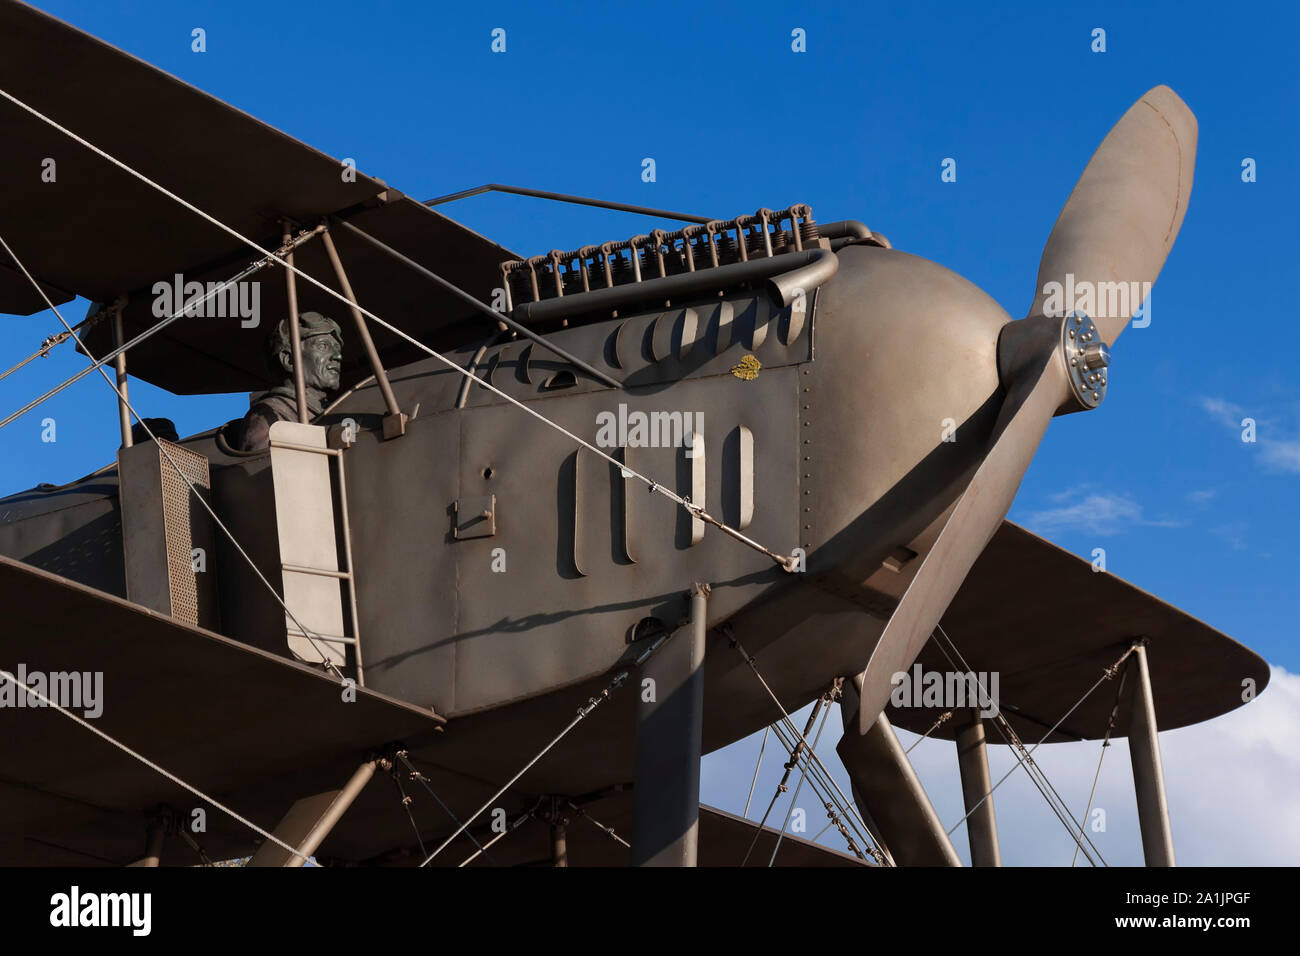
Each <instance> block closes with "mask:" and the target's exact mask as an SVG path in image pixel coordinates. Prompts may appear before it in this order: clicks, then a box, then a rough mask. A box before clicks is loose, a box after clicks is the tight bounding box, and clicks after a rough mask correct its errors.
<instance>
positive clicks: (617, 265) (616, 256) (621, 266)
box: [610, 252, 633, 285]
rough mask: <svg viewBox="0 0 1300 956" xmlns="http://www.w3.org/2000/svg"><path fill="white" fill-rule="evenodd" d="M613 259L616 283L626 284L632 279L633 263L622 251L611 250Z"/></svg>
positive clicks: (613, 272)
mask: <svg viewBox="0 0 1300 956" xmlns="http://www.w3.org/2000/svg"><path fill="white" fill-rule="evenodd" d="M610 256H611V257H612V259H613V263H612V264H613V270H612V274H613V276H614V285H625V284H627V283H628V282H631V281H632V278H633V276H632V263H631V262H629V261H628V258H627V256H625V255H623V254H622V253H621V252H611V253H610Z"/></svg>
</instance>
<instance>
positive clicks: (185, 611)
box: [158, 440, 210, 624]
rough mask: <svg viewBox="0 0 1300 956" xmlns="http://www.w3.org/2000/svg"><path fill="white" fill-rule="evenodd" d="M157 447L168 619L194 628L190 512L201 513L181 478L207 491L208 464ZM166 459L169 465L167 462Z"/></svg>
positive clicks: (167, 445)
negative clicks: (164, 537) (164, 541)
mask: <svg viewBox="0 0 1300 956" xmlns="http://www.w3.org/2000/svg"><path fill="white" fill-rule="evenodd" d="M158 445H159V448H158V458H159V468H160V471H161V475H162V497H163V526H164V529H165V535H166V539H167V578H168V582H169V585H170V588H171V605H172V616H173V617H175V618H178V619H179V620H182V621H185V622H186V623H188V624H198V623H199V591H198V582H197V580H196V578H195V574H194V557H193V553H194V536H193V534H192V533H191V527H192V525H191V524H190V512H191V510H192V509H194V508H199V509H200V510H202V506H201V505H198V504H196V503H195V501H194V495H193V493H192V492H191V491H190V489H189V485H187V484H186V482H185V478H188V479H189V481H190V482H191V483H192V484H193V485H194V486H195V487H196V488H203V489H207V488H209V487H210V484H209V479H208V460H207V458H205V457H204V456H203V455H200V454H197V453H195V452H192V451H190V450H189V449H188V448H183V447H181V446H180V445H174V444H172V443H171V442H168V441H161V440H160V441H159V442H158ZM164 449H165V451H166V454H164ZM169 457H170V459H171V461H168V458H169ZM173 462H174V463H175V464H174V465H173ZM177 469H179V470H180V471H181V472H183V473H184V475H185V478H182V477H181V475H180V474H178V473H177Z"/></svg>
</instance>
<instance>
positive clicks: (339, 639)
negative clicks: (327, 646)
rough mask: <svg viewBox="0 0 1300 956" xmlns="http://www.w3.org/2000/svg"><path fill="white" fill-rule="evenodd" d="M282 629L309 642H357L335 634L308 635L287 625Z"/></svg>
mask: <svg viewBox="0 0 1300 956" xmlns="http://www.w3.org/2000/svg"><path fill="white" fill-rule="evenodd" d="M284 629H285V631H286V632H287V633H288V634H290V635H296V636H298V637H305V638H308V639H310V640H316V641H326V642H328V643H331V644H355V643H356V642H357V639H356V638H355V637H341V636H338V635H335V634H308V633H307V632H306V631H302V630H299V629H298V628H296V627H293V626H291V625H287V624H286V625H285V628H284Z"/></svg>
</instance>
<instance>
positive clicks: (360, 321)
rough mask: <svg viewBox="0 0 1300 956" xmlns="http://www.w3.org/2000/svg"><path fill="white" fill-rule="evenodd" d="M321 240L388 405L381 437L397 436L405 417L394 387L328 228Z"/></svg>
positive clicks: (402, 433) (403, 428) (376, 380)
mask: <svg viewBox="0 0 1300 956" xmlns="http://www.w3.org/2000/svg"><path fill="white" fill-rule="evenodd" d="M320 236H321V240H322V241H323V242H324V243H325V253H326V254H327V255H328V256H329V259H330V265H332V266H333V267H334V275H335V276H336V277H337V278H338V280H339V287H340V288H341V289H342V290H343V297H344V298H345V299H347V300H348V303H349V305H350V306H351V308H352V319H353V321H355V322H356V325H357V334H358V335H359V336H360V337H361V344H362V346H363V347H364V348H365V350H366V357H367V358H368V359H369V360H370V371H372V372H374V373H375V384H376V385H378V386H379V392H380V394H381V395H383V397H384V405H385V406H387V408H388V415H387V416H385V418H384V437H385V438H396V437H397V436H398V435H404V434H405V433H406V416H405V415H404V414H402V410H401V409H400V408H399V407H398V405H397V397H396V396H395V395H394V394H393V386H392V385H390V384H389V382H388V373H387V372H385V371H384V363H383V362H381V361H379V352H378V351H376V349H375V343H374V340H373V339H371V337H370V329H368V328H367V327H366V317H365V316H364V315H362V314H361V309H360V308H358V307H357V297H356V296H355V295H354V294H353V293H352V283H350V282H348V276H347V273H346V272H344V271H343V263H342V261H340V259H339V253H338V250H337V249H335V248H334V238H333V237H332V236H331V235H330V231H329V229H328V228H326V229H325V231H324V232H322V233H321V234H320Z"/></svg>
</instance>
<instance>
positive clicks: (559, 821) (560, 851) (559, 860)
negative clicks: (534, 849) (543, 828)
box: [551, 797, 569, 866]
mask: <svg viewBox="0 0 1300 956" xmlns="http://www.w3.org/2000/svg"><path fill="white" fill-rule="evenodd" d="M551 863H552V864H554V865H555V866H568V865H569V839H568V827H567V817H565V815H564V811H563V809H562V808H561V806H560V798H559V797H551Z"/></svg>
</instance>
